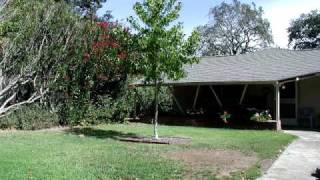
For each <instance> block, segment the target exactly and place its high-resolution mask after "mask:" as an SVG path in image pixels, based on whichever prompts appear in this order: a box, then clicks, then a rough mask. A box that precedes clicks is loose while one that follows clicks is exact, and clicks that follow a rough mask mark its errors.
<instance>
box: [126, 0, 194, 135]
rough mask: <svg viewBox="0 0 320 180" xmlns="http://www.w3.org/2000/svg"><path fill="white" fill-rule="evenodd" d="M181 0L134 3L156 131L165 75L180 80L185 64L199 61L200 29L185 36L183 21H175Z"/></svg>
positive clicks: (140, 63) (134, 22) (142, 68)
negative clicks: (151, 93)
mask: <svg viewBox="0 0 320 180" xmlns="http://www.w3.org/2000/svg"><path fill="white" fill-rule="evenodd" d="M181 7H182V3H181V2H178V1H177V0H144V1H143V2H141V3H140V2H137V3H136V4H135V5H134V11H135V12H136V14H137V16H138V18H139V20H137V19H134V18H133V17H130V18H129V19H128V21H129V22H130V24H131V26H132V27H133V28H134V29H135V30H136V31H137V32H138V35H137V36H138V39H137V44H138V47H139V53H140V54H141V60H140V61H138V63H137V64H138V67H139V70H140V72H142V74H143V75H144V77H145V80H146V81H147V82H151V83H153V85H154V88H155V90H154V92H155V93H154V94H155V95H154V96H155V98H154V103H155V119H154V123H155V126H154V132H155V137H156V138H157V137H158V134H157V121H158V105H159V104H158V92H159V86H160V85H161V82H162V81H163V79H164V78H168V79H173V80H178V79H180V78H182V77H183V76H184V70H183V65H184V64H188V63H189V64H192V63H195V62H197V60H198V58H196V57H195V53H196V50H197V48H198V41H199V37H198V33H197V32H196V31H193V32H192V34H191V36H190V37H189V38H187V39H185V35H184V34H183V31H182V24H181V23H177V24H174V22H175V21H176V20H177V19H178V17H179V12H180V10H181Z"/></svg>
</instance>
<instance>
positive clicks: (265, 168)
mask: <svg viewBox="0 0 320 180" xmlns="http://www.w3.org/2000/svg"><path fill="white" fill-rule="evenodd" d="M273 162H274V159H264V160H262V161H261V162H260V167H261V171H262V173H265V172H267V171H268V169H269V168H270V167H271V166H272V164H273Z"/></svg>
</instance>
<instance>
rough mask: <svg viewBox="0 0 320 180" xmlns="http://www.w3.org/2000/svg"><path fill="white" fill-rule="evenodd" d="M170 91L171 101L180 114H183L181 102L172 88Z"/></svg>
mask: <svg viewBox="0 0 320 180" xmlns="http://www.w3.org/2000/svg"><path fill="white" fill-rule="evenodd" d="M170 92H171V96H172V99H173V101H174V102H175V103H176V105H177V107H178V109H179V111H180V113H181V114H182V115H185V114H186V113H185V112H184V110H183V108H182V106H181V104H180V103H179V101H178V99H177V98H176V96H175V95H174V93H173V89H172V88H170Z"/></svg>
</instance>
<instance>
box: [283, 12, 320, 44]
mask: <svg viewBox="0 0 320 180" xmlns="http://www.w3.org/2000/svg"><path fill="white" fill-rule="evenodd" d="M288 32H289V46H292V47H293V48H294V49H310V48H318V47H320V11H317V10H314V11H311V12H310V13H308V14H302V15H301V16H300V17H299V18H297V19H295V20H293V21H292V22H291V25H290V27H289V28H288Z"/></svg>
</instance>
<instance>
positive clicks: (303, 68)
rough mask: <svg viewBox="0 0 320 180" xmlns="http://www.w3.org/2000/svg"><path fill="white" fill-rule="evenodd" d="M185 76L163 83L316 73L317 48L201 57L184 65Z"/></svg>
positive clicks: (273, 78)
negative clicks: (190, 63) (194, 62)
mask: <svg viewBox="0 0 320 180" xmlns="http://www.w3.org/2000/svg"><path fill="white" fill-rule="evenodd" d="M185 71H186V77H185V78H182V79H180V80H178V81H170V80H165V82H164V83H165V84H192V83H194V84H199V83H203V84H206V83H207V84H209V83H217V84H218V83H230V84H236V83H271V82H276V81H282V80H286V79H290V78H296V77H301V76H306V75H311V74H317V73H320V49H316V50H301V51H294V50H285V49H275V48H273V49H265V50H261V51H257V52H254V53H249V54H244V55H237V56H225V57H203V58H201V60H200V62H199V63H198V64H193V65H187V66H185Z"/></svg>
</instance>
